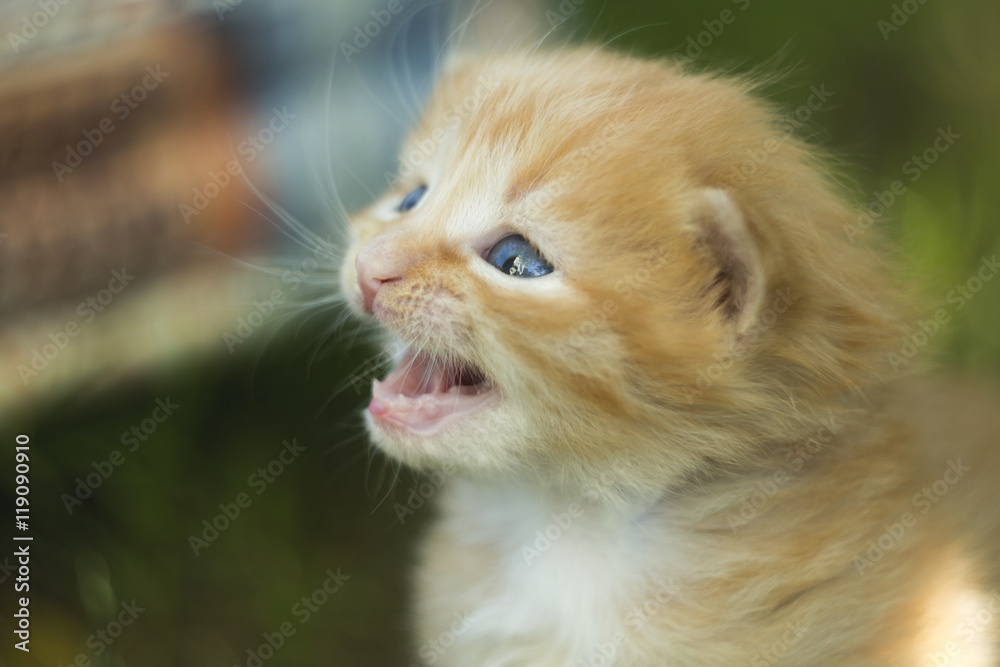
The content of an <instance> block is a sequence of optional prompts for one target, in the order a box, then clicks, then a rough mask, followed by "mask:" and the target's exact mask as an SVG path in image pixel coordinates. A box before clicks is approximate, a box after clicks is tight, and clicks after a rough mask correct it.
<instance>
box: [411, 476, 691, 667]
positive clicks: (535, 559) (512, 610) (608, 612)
mask: <svg viewBox="0 0 1000 667" xmlns="http://www.w3.org/2000/svg"><path fill="white" fill-rule="evenodd" d="M443 502H444V507H443V510H444V517H443V518H442V520H441V522H440V523H439V525H438V526H437V527H436V534H437V535H438V536H441V537H442V538H443V539H442V542H441V543H444V544H448V545H450V546H449V548H450V549H451V553H435V547H434V544H435V542H434V540H433V539H432V547H431V550H430V552H429V553H428V554H427V557H428V565H427V567H426V568H425V570H426V572H427V578H428V581H427V582H426V583H427V586H428V588H429V589H430V590H431V591H432V595H430V596H428V597H430V600H431V601H430V602H428V601H424V602H423V605H424V606H425V608H427V607H428V606H429V607H430V608H429V609H426V610H427V611H428V613H429V614H431V615H433V616H436V617H438V618H440V619H441V621H440V622H443V620H444V619H446V618H449V617H451V618H461V619H462V623H461V624H460V625H461V628H460V632H457V633H453V634H455V635H456V636H455V637H454V638H453V644H454V646H453V647H449V648H448V649H447V650H446V651H441V652H439V655H436V656H435V660H434V661H428V662H431V664H446V665H450V664H466V665H468V664H473V663H472V662H469V660H470V659H472V658H471V657H470V656H472V655H474V656H475V660H476V661H477V662H475V664H478V665H496V666H498V667H499V666H500V665H525V664H531V665H548V664H552V665H574V666H577V665H586V666H590V665H594V666H597V665H613V664H627V662H628V661H627V660H626V659H625V658H624V656H626V655H628V654H629V653H630V651H631V647H630V644H631V643H632V641H631V638H633V637H634V636H635V635H636V633H641V632H642V631H643V630H644V627H645V625H646V623H647V620H648V617H649V616H650V615H652V614H657V613H658V612H660V611H662V610H663V608H664V607H667V606H669V605H670V604H671V601H672V599H673V598H674V597H675V596H676V595H677V593H678V589H677V585H676V583H675V580H674V579H673V577H671V576H663V575H662V574H657V571H660V572H662V564H663V563H664V561H665V560H667V561H668V562H669V558H670V556H669V553H665V551H664V546H665V542H667V540H665V536H664V535H662V534H661V533H662V532H663V529H662V528H659V529H658V531H657V533H656V534H651V533H650V532H649V531H650V528H649V526H647V525H644V522H643V521H642V520H641V519H640V518H633V519H627V518H622V517H612V516H611V515H610V514H609V513H608V512H607V511H606V510H604V509H603V508H601V507H599V506H596V505H594V504H591V503H588V502H587V501H585V500H583V499H569V498H566V499H553V498H545V499H543V498H541V497H539V496H538V495H535V494H532V493H530V492H528V491H526V490H525V489H522V488H503V489H488V490H486V489H482V488H480V487H476V486H473V485H471V484H466V483H463V482H457V481H456V483H455V484H454V486H453V488H452V489H451V492H450V493H449V494H448V495H447V498H445V499H443ZM437 558H441V559H444V561H445V562H446V563H447V565H445V566H442V563H440V562H434V560H435V559H437ZM449 605H451V609H450V610H449V609H448V606H449ZM456 614H457V615H458V616H456ZM432 633H433V630H432ZM431 638H432V639H433V634H432V635H431ZM487 646H489V647H491V648H490V649H489V650H488V651H487V650H486V649H485V648H484V647H487ZM477 647H478V648H477ZM480 650H482V653H481V654H480V653H479V652H478V651H480ZM467 651H471V652H473V653H467ZM424 657H425V659H426V657H427V656H426V655H425V656H424Z"/></svg>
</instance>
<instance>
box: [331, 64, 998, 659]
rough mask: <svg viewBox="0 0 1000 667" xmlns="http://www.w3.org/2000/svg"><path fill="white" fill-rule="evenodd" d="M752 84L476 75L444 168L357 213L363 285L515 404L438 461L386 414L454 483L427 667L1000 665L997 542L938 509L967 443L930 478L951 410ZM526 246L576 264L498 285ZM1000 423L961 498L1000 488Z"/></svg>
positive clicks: (504, 406) (614, 69)
mask: <svg viewBox="0 0 1000 667" xmlns="http://www.w3.org/2000/svg"><path fill="white" fill-rule="evenodd" d="M753 88H754V87H753V85H752V84H751V83H749V82H746V81H741V80H733V79H720V78H713V77H709V76H704V75H691V74H686V73H684V72H681V71H678V70H677V69H675V68H673V67H672V66H669V65H666V64H664V63H658V62H647V61H640V60H634V59H628V58H624V57H619V56H615V55H611V54H608V53H603V52H599V51H594V50H567V51H563V52H558V53H553V54H549V55H537V56H532V57H528V56H505V57H500V58H494V59H488V60H483V61H476V60H472V61H469V62H465V63H463V64H461V65H459V66H458V67H456V68H455V69H453V70H452V71H450V72H449V73H448V74H447V75H446V76H445V78H444V80H443V81H442V82H441V84H440V86H439V88H438V91H437V93H436V94H435V95H434V97H433V98H432V100H431V102H430V104H429V106H428V109H427V112H426V114H425V116H424V119H423V121H422V122H421V123H420V125H419V126H418V127H417V129H416V130H415V132H414V134H413V136H412V137H411V139H410V142H409V144H408V147H407V148H406V149H404V151H403V155H404V156H406V155H407V154H411V153H413V152H414V151H417V154H420V155H424V154H425V153H420V151H422V150H424V149H423V148H421V146H423V147H426V146H432V147H433V150H432V151H431V152H430V154H429V155H426V156H425V157H426V160H422V162H423V164H422V165H420V167H419V168H417V169H414V170H413V172H414V173H413V174H412V175H411V176H409V177H408V178H406V179H403V180H402V182H401V183H400V184H399V186H398V187H396V188H393V189H392V191H391V192H390V193H388V194H387V195H386V196H385V197H384V198H383V199H381V200H380V201H379V202H377V203H376V204H374V205H372V207H370V208H369V209H367V210H366V211H363V212H362V213H361V214H359V215H358V216H357V217H356V219H355V221H354V225H353V230H352V231H353V234H354V244H353V246H352V248H351V250H350V252H349V253H348V259H347V261H346V262H345V264H344V267H343V271H342V274H343V281H344V288H345V290H346V291H347V292H348V293H349V294H352V295H355V297H356V298H355V301H356V302H357V298H360V297H357V294H358V287H357V284H358V274H357V272H356V267H355V264H356V262H367V263H369V264H371V265H374V264H375V263H379V270H380V271H389V270H391V271H394V272H395V273H394V275H393V276H392V280H391V281H390V280H386V281H385V282H383V283H382V284H381V287H380V289H379V291H378V293H377V299H376V301H375V303H376V304H377V305H376V306H375V307H374V308H373V312H374V313H375V315H376V316H377V318H378V319H379V320H380V321H381V322H382V324H384V325H385V326H386V327H387V328H388V329H389V330H390V331H391V332H392V334H393V335H394V336H395V337H396V338H398V339H400V340H402V341H404V342H405V343H407V344H409V345H410V346H412V347H415V348H421V349H424V350H425V351H426V352H427V353H428V354H431V355H435V356H437V357H442V358H448V359H458V360H462V361H463V362H467V363H470V364H473V365H474V366H475V367H477V368H479V369H481V370H482V371H483V372H484V373H485V375H486V376H487V377H488V378H489V379H490V380H491V381H492V383H493V385H494V386H495V387H496V391H497V392H498V394H499V400H496V401H494V402H492V403H490V404H488V405H487V406H486V407H483V408H481V409H479V410H478V411H476V412H474V413H473V414H471V415H469V416H466V417H464V418H463V419H462V420H461V421H458V422H456V423H454V424H452V425H450V426H449V428H447V429H445V430H444V431H442V432H439V433H436V434H434V435H433V436H432V437H427V436H422V435H420V434H416V433H411V432H408V431H406V429H396V428H389V427H386V426H385V425H384V424H381V423H380V422H379V421H378V420H377V419H374V418H372V417H371V415H369V419H368V421H369V426H370V430H371V432H372V435H373V438H374V439H375V441H376V443H377V444H378V445H379V446H380V447H381V448H382V449H384V450H385V451H386V452H387V453H388V454H389V455H391V456H394V457H396V458H398V459H400V460H402V461H404V462H406V463H409V464H411V465H414V466H416V467H418V468H423V469H429V470H438V469H441V468H442V467H446V468H447V469H449V470H451V469H454V470H457V471H458V472H457V473H456V474H455V475H454V478H453V479H451V480H449V482H448V485H447V489H446V491H447V492H446V494H444V495H445V497H444V498H443V499H442V502H441V512H442V516H441V517H440V519H439V520H438V522H437V523H436V524H435V526H434V527H433V529H432V531H431V534H430V535H429V537H428V540H427V543H426V545H425V548H424V550H423V556H422V565H421V569H420V572H419V580H418V586H417V601H416V613H417V619H416V627H417V633H418V639H417V645H418V647H420V649H419V650H418V653H419V654H420V655H421V656H422V658H423V659H424V660H425V662H426V664H441V665H462V666H465V667H467V666H469V665H477V666H485V665H574V666H575V665H581V664H583V665H592V664H593V665H597V664H616V665H633V666H640V665H651V666H652V665H657V666H659V665H736V664H751V665H769V664H778V663H780V664H790V665H820V664H844V665H925V664H934V663H933V662H932V658H933V657H934V656H936V655H938V654H942V655H947V651H948V650H950V649H951V648H952V646H951V645H950V644H949V643H954V644H955V645H956V646H958V649H957V650H959V653H958V654H955V655H950V656H949V657H948V660H949V662H948V663H947V664H962V665H985V664H994V663H993V662H992V661H993V660H994V658H993V657H991V656H992V653H991V650H992V649H991V645H992V634H991V632H992V631H991V630H986V629H983V630H982V631H977V632H976V633H975V634H974V637H973V638H972V639H971V640H967V638H966V637H965V635H964V634H962V633H960V632H959V631H958V630H956V628H955V626H956V624H957V623H960V622H961V621H962V618H963V614H967V613H968V610H969V609H972V611H973V613H976V612H977V611H978V609H979V607H977V606H976V605H979V606H980V607H982V605H987V606H986V608H988V604H989V591H990V587H991V586H996V585H997V584H996V583H995V579H993V577H994V574H995V573H993V572H992V571H991V570H990V569H989V568H988V567H987V565H991V561H990V558H994V557H995V552H990V551H989V550H990V549H993V548H994V546H993V545H994V542H995V540H994V539H993V538H994V536H995V535H996V525H995V522H994V521H992V520H991V517H989V518H988V517H982V516H981V517H980V521H979V524H978V525H976V526H975V527H974V531H973V534H972V535H970V534H969V533H968V531H963V527H962V526H963V524H962V523H960V521H959V520H958V519H956V518H955V517H956V516H957V515H953V514H949V513H948V512H949V511H951V510H945V509H942V508H944V507H945V506H949V507H950V506H952V505H955V506H957V503H954V502H952V500H951V497H949V498H947V500H948V502H947V503H941V505H940V506H937V505H935V507H934V508H933V509H932V511H929V512H927V513H926V514H922V513H919V508H922V505H920V506H919V508H918V506H916V505H914V500H913V498H914V494H915V493H917V492H918V491H919V489H920V488H921V486H920V485H921V484H922V483H924V482H925V481H926V480H931V481H933V480H936V479H937V478H939V477H941V476H942V475H945V474H946V473H947V471H948V469H949V468H948V463H949V461H950V460H951V459H954V457H955V456H956V455H957V454H953V453H952V452H958V451H959V449H958V444H957V443H958V442H959V441H961V440H962V438H963V436H962V435H961V434H959V433H958V432H954V433H953V434H952V436H953V437H954V438H955V440H956V444H955V447H954V448H953V449H952V450H951V451H947V450H942V449H940V448H938V450H937V451H938V452H939V453H938V454H937V455H936V456H937V459H934V458H933V457H924V458H921V457H922V451H925V450H926V451H930V449H932V448H930V447H928V448H925V450H922V449H921V445H920V444H919V443H920V442H921V439H922V438H923V437H924V436H923V435H922V434H923V433H926V432H930V430H932V427H931V426H925V425H923V424H922V423H921V422H920V421H919V420H917V419H916V418H915V417H914V415H913V414H912V413H911V412H910V411H911V409H912V407H911V406H912V405H915V404H916V401H918V400H920V401H931V402H933V400H934V399H935V397H936V396H937V395H938V393H939V392H937V391H935V390H934V389H933V388H931V389H929V390H926V391H923V392H922V393H918V394H917V398H913V399H909V398H908V399H906V400H901V398H900V397H901V396H903V395H904V393H903V390H902V389H901V387H902V386H904V385H906V384H910V380H909V379H908V378H904V377H902V376H901V375H899V374H896V373H894V372H893V369H892V368H891V367H890V363H889V360H888V356H887V355H888V353H889V352H891V351H894V350H895V346H898V343H899V339H900V336H901V335H902V333H903V331H904V327H903V323H905V322H906V321H908V320H907V317H908V315H907V311H906V308H905V305H904V304H905V300H904V297H903V296H902V295H901V293H900V290H898V289H897V288H896V286H895V285H894V284H893V283H892V281H891V280H890V279H889V277H888V276H889V275H891V271H890V270H889V268H888V267H887V266H886V264H885V262H884V261H883V260H882V258H881V257H880V255H879V254H878V253H877V252H875V251H874V250H872V249H870V248H867V247H864V246H861V245H856V244H853V243H851V242H850V241H849V240H848V238H847V236H846V235H845V234H844V231H843V228H844V225H845V224H849V223H851V222H852V221H853V220H854V219H855V217H856V213H855V211H854V210H853V209H852V208H851V207H850V206H849V205H847V204H845V203H844V197H843V196H842V194H841V193H840V192H838V190H837V188H836V187H835V186H834V184H833V182H832V180H831V178H830V177H829V176H828V175H827V172H826V170H825V169H824V167H823V165H822V160H820V159H819V158H817V157H816V151H814V150H813V149H812V148H811V147H809V146H807V145H805V144H804V143H802V142H801V141H799V140H798V139H796V138H795V137H792V136H788V135H787V134H785V133H783V131H782V129H781V128H779V127H777V126H776V122H775V119H776V114H775V112H774V110H773V109H771V108H769V107H768V106H767V105H766V104H764V103H762V102H760V101H759V100H756V99H754V97H753V92H754V91H753ZM456 109H457V110H458V111H456ZM761 151H763V154H766V156H767V157H766V159H765V160H763V163H755V164H756V166H755V168H753V169H747V166H748V164H750V163H748V162H747V156H748V155H750V154H755V155H760V154H761ZM425 152H426V151H425ZM404 160H405V157H404ZM741 167H743V168H744V170H745V171H744V172H743V173H741V171H740V169H741ZM407 171H409V170H407ZM421 183H424V184H427V185H428V186H429V189H428V191H427V194H426V195H425V199H424V201H422V202H421V204H420V205H419V206H418V207H416V208H415V209H414V210H412V211H410V212H407V213H403V214H398V213H395V212H394V211H393V207H394V206H395V205H396V204H397V203H398V201H399V199H400V198H401V197H402V196H403V194H405V193H406V192H407V191H408V190H410V189H411V188H412V187H414V186H416V185H419V184H421ZM509 232H515V233H520V234H522V235H524V236H525V237H526V238H528V239H530V240H531V242H532V243H533V245H535V246H536V247H537V248H539V249H540V250H541V252H542V253H543V254H544V255H545V257H546V258H547V259H548V260H549V261H550V262H551V263H552V264H553V265H554V266H555V267H556V271H555V272H554V273H553V274H551V275H549V276H544V277H542V278H537V279H530V280H525V279H517V278H511V277H509V276H505V275H503V274H502V273H500V272H498V271H497V270H496V269H495V268H493V267H491V266H489V265H487V264H485V263H484V262H483V261H482V255H483V253H484V252H485V250H486V249H488V248H489V246H490V245H491V244H492V243H493V242H495V241H496V240H497V239H498V238H500V237H501V236H503V235H504V234H505V233H509ZM362 248H368V249H369V250H368V254H366V255H364V256H363V257H362V258H361V259H360V260H359V259H358V256H359V252H361V250H362ZM367 266H368V265H366V269H367ZM977 395H982V393H981V392H980V393H978V394H977ZM925 412H926V410H925ZM982 414H984V411H982V410H981V411H979V412H977V413H975V415H970V416H969V421H968V422H967V423H966V427H970V426H971V425H972V424H974V423H976V424H979V426H977V428H978V429H979V439H980V444H979V445H978V448H977V449H974V450H973V449H969V450H964V451H966V454H965V456H966V457H967V459H966V460H967V461H969V462H971V463H973V464H974V468H975V471H974V472H972V473H970V474H969V477H968V479H961V480H960V481H959V482H958V483H956V484H955V488H956V493H955V494H952V495H953V496H954V498H955V499H959V498H966V497H967V496H969V497H971V496H975V495H976V494H974V493H973V492H972V491H971V490H969V491H968V492H967V491H966V488H969V489H971V487H972V481H971V480H972V478H973V477H974V476H980V477H981V476H983V475H985V474H986V473H985V472H984V471H986V470H987V469H989V466H996V463H995V458H996V457H995V456H993V453H992V452H991V451H990V449H991V448H992V447H991V446H992V445H995V443H996V436H997V433H1000V427H998V425H997V424H996V423H995V421H994V423H987V422H986V421H983V420H982V417H981V415H982ZM977 420H978V421H977ZM967 430H968V429H967ZM970 442H971V441H970ZM971 446H972V445H970V447H971ZM942 451H944V452H946V453H945V454H943V455H942V454H940V452H942ZM927 461H936V462H935V463H927ZM993 469H994V470H995V469H996V468H995V467H994V468H993ZM952 476H954V475H952ZM960 487H961V488H962V491H961V492H959V491H958V489H959V488H960ZM948 488H949V489H950V488H951V485H949V487H948ZM977 493H978V492H977ZM973 500H975V501H977V502H984V498H983V497H976V498H973ZM970 502H971V501H970ZM572 507H575V508H576V510H574V511H571V510H570V508H572ZM748 508H749V509H748ZM955 511H958V510H955ZM906 513H909V514H912V515H914V517H913V521H912V522H910V521H908V520H907V521H904V520H903V519H902V518H901V517H903V516H904V514H906ZM567 517H568V519H569V520H568V519H567ZM988 519H990V520H988ZM553 522H555V524H556V525H557V526H558V527H559V530H557V531H555V530H554V531H552V532H553V533H556V532H558V534H559V535H558V538H557V539H555V540H549V542H551V544H549V545H548V546H547V547H546V548H545V549H544V550H539V549H537V548H536V546H537V545H538V544H542V545H545V544H546V542H545V541H544V540H542V541H539V540H538V539H537V537H536V536H537V535H539V534H544V531H545V530H546V529H547V528H549V527H551V526H552V524H553ZM560 522H561V523H562V524H565V523H567V522H568V523H569V524H570V525H569V526H568V527H564V526H562V525H560ZM911 523H912V525H909V524H911ZM897 524H899V525H900V526H901V527H902V532H901V534H898V535H897V533H899V531H897V530H896V528H895V526H896V525H897ZM904 524H905V525H904ZM536 531H542V532H541V533H536ZM886 533H888V535H889V537H888V538H885V537H884V535H885V534H886ZM880 538H881V539H882V543H883V544H889V543H890V542H891V544H890V546H889V547H888V548H886V549H883V550H882V551H883V553H882V555H881V556H880V557H879V558H878V559H877V560H873V559H868V556H867V555H866V554H868V552H869V549H870V544H871V543H870V542H869V541H870V540H871V541H873V542H875V543H878V541H879V539H880ZM526 548H527V551H525V549H526ZM533 551H538V552H539V553H538V555H537V556H532V555H531V554H532V553H533ZM873 553H874V552H873ZM987 554H988V555H987ZM984 555H986V557H985V558H984ZM859 558H860V559H861V560H859ZM865 559H868V560H870V561H871V562H870V564H868V565H866V564H865V563H866V560H865ZM665 591H666V592H665ZM998 600H1000V596H998ZM654 602H655V604H654ZM654 608H655V613H654V612H652V611H650V610H651V609H654ZM636 609H640V610H643V609H645V611H644V612H643V613H642V614H641V615H640V616H641V618H639V617H637V616H636V615H635V613H634V612H635V611H636ZM455 614H467V615H468V622H467V623H465V624H464V625H462V627H461V630H460V632H452V631H450V630H449V628H450V627H451V625H452V624H453V623H455V620H454V619H455V616H454V615H455ZM466 626H467V627H466ZM449 632H452V634H451V636H450V640H449V642H448V646H447V647H444V646H443V644H444V641H443V639H442V637H445V638H447V637H449V635H448V633H449ZM436 640H440V641H439V644H434V646H437V648H428V647H429V646H431V645H432V644H433V643H434V642H435V641H436ZM619 640H620V641H619ZM970 642H971V643H970ZM439 649H441V650H439ZM602 652H603V653H602ZM608 652H610V653H611V656H610V657H609V656H608ZM941 652H945V653H941ZM602 655H603V656H604V659H605V660H607V661H606V662H601V661H600V658H601V656H602Z"/></svg>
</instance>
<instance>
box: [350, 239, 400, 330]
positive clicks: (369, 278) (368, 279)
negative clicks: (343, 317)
mask: <svg viewBox="0 0 1000 667" xmlns="http://www.w3.org/2000/svg"><path fill="white" fill-rule="evenodd" d="M354 266H355V268H356V269H357V271H358V287H360V288H361V301H362V306H363V307H364V309H365V310H366V311H367V312H369V313H370V312H372V305H373V304H374V303H375V297H377V296H378V292H379V290H380V289H382V286H383V285H385V284H386V283H391V282H395V281H397V280H399V279H401V278H402V277H403V273H404V272H405V271H406V269H407V268H408V264H407V263H406V262H404V261H402V259H401V258H400V256H399V255H398V254H397V253H395V252H393V251H392V250H391V249H390V248H388V247H387V245H386V244H384V243H380V242H378V241H374V242H372V243H369V244H368V245H366V246H365V247H363V248H362V249H361V250H360V251H359V252H358V258H357V260H355V262H354Z"/></svg>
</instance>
